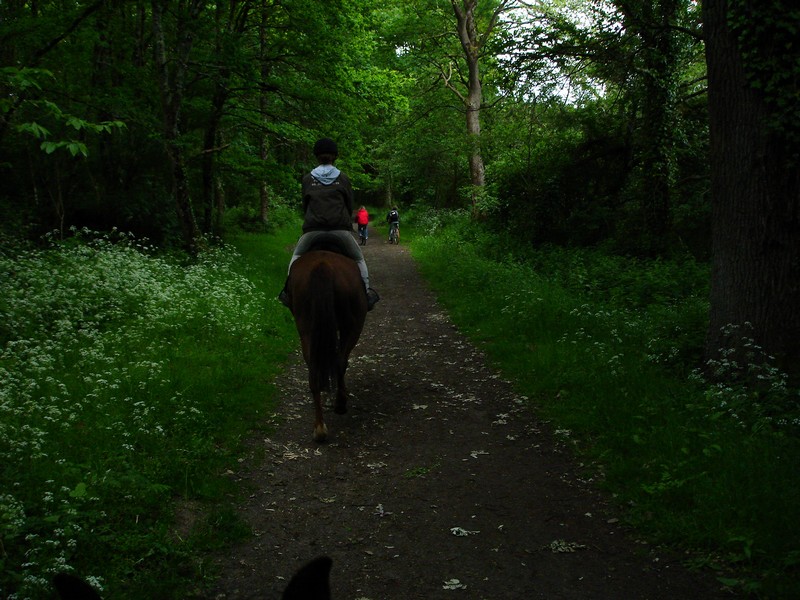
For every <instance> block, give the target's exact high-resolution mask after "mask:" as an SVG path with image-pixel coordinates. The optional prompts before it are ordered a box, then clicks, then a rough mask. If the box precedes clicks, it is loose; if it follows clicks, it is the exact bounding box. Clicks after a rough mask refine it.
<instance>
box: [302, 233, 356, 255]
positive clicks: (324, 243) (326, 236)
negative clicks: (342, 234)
mask: <svg viewBox="0 0 800 600" xmlns="http://www.w3.org/2000/svg"><path fill="white" fill-rule="evenodd" d="M315 250H327V251H328V252H336V254H341V255H343V256H348V257H349V255H348V254H347V249H346V248H345V245H344V243H343V242H342V240H341V239H340V238H339V237H337V236H335V235H333V234H332V233H328V232H325V233H322V234H321V235H319V236H317V239H315V240H314V243H313V244H312V245H311V247H310V248H309V249H308V250H307V251H306V252H314V251H315Z"/></svg>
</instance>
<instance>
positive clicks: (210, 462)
mask: <svg viewBox="0 0 800 600" xmlns="http://www.w3.org/2000/svg"><path fill="white" fill-rule="evenodd" d="M75 234H76V235H75V237H73V238H71V239H70V240H68V243H58V244H52V245H50V246H48V247H46V248H43V249H39V250H16V251H14V252H12V251H10V250H9V251H7V252H5V253H4V254H3V255H2V258H0V263H2V269H0V273H2V276H1V278H2V281H0V285H2V288H3V290H4V294H3V297H2V299H0V314H2V317H3V318H2V329H0V342H2V351H1V352H2V354H0V365H2V367H0V371H1V372H2V377H0V382H1V383H0V416H1V417H2V418H0V479H1V480H2V481H3V482H4V483H3V490H2V493H0V546H2V548H3V552H2V558H0V561H2V563H1V564H2V569H0V590H2V595H3V596H4V597H5V596H7V595H8V596H9V597H11V596H13V595H14V594H16V595H18V596H19V597H45V596H47V595H48V593H49V592H48V590H49V585H50V583H49V580H50V577H51V576H52V575H53V574H54V573H55V572H58V571H63V570H72V569H75V570H77V571H78V572H80V573H81V574H84V575H85V574H90V575H94V576H96V577H95V579H94V580H95V581H96V582H98V583H100V586H99V587H100V589H104V591H105V593H106V594H107V595H108V596H113V597H116V598H132V597H142V596H143V595H144V596H146V597H183V596H184V593H183V591H182V590H184V589H185V586H186V585H187V581H185V580H182V577H184V576H186V577H189V578H191V579H194V575H193V568H194V567H193V566H192V561H190V556H192V553H194V552H196V551H197V550H198V549H199V548H202V547H203V546H204V545H207V544H208V543H210V540H212V539H213V538H214V537H215V536H214V534H213V532H214V531H217V532H219V530H220V529H225V530H230V531H228V534H232V533H233V531H234V530H235V528H234V527H232V525H233V524H232V522H231V520H230V518H229V517H225V515H226V514H228V512H229V511H228V512H226V508H225V502H228V500H227V498H229V494H231V493H233V491H234V490H232V488H231V487H230V482H229V479H228V478H226V477H225V476H224V472H225V470H226V469H228V468H229V467H230V465H231V464H233V463H234V461H235V457H236V454H237V451H238V444H239V443H240V442H241V439H243V437H244V435H245V433H246V432H247V431H248V430H249V429H250V428H251V427H252V424H253V423H254V422H258V420H259V419H261V418H263V417H264V416H265V415H266V414H268V411H269V410H270V397H271V393H272V391H271V388H270V386H269V383H268V382H269V380H270V377H271V375H272V374H273V373H274V372H275V370H276V369H277V368H278V365H280V363H281V362H282V361H283V359H284V358H285V356H286V352H287V348H289V347H291V345H292V344H293V343H294V340H295V335H294V330H293V323H292V322H291V319H290V318H289V317H288V316H287V315H286V312H285V311H284V310H282V307H280V305H279V304H278V303H277V301H276V300H274V299H273V295H274V291H275V290H277V289H280V285H282V283H283V279H284V278H285V270H286V264H287V261H288V253H287V250H286V248H287V246H288V240H289V239H290V238H293V236H294V231H293V230H287V231H286V232H282V233H281V234H280V235H276V236H270V237H268V238H266V237H265V236H261V238H258V239H254V238H248V237H242V238H241V240H240V241H241V244H240V247H241V248H242V249H243V251H244V252H256V250H254V249H253V248H254V247H255V248H257V254H258V261H257V262H255V263H254V264H252V265H247V264H245V262H244V261H243V258H242V255H240V254H238V253H237V252H235V251H234V250H233V249H232V248H230V247H225V248H219V247H213V246H210V247H209V248H208V249H207V251H206V252H205V253H203V254H201V255H200V256H199V257H198V258H197V260H194V261H189V262H178V261H176V260H174V259H170V258H168V257H165V256H160V255H158V254H156V253H155V250H154V249H153V248H152V247H150V246H149V245H147V244H146V243H142V242H140V241H137V240H136V239H133V238H131V237H129V236H125V235H120V234H117V235H114V236H96V235H94V234H92V233H91V232H85V231H84V232H75ZM255 244H257V246H255ZM268 298H269V299H268ZM176 501H177V503H178V507H180V506H182V505H184V504H185V505H186V506H194V507H195V508H194V512H195V513H196V514H194V515H193V516H192V519H189V520H188V525H186V527H185V531H183V532H182V534H181V536H175V535H174V534H173V533H172V531H173V530H174V518H175V514H174V513H175V511H176ZM215 507H216V508H215ZM182 511H183V512H185V510H183V509H182ZM204 514H207V515H208V517H207V518H206V517H204ZM214 515H217V516H214ZM192 522H196V523H197V531H198V533H197V536H195V535H194V533H193V529H194V528H193V526H192ZM239 529H241V528H239ZM216 537H217V539H220V535H216ZM223 537H224V536H223ZM181 573H183V574H184V575H180V574H181Z"/></svg>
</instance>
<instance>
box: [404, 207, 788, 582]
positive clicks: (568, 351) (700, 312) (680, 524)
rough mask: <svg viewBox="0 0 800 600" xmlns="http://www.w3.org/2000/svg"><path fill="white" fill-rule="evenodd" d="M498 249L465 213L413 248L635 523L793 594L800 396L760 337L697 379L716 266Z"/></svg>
mask: <svg viewBox="0 0 800 600" xmlns="http://www.w3.org/2000/svg"><path fill="white" fill-rule="evenodd" d="M437 222H438V223H445V222H448V219H446V218H440V219H437ZM502 248H503V243H502V240H501V239H499V238H498V236H496V235H494V234H493V233H492V231H491V230H487V229H484V228H483V227H480V226H478V225H477V224H475V223H474V222H470V221H469V220H468V218H467V217H466V216H462V217H451V218H450V219H449V223H448V225H446V226H445V227H437V228H436V230H435V232H433V234H432V235H431V236H428V237H416V238H415V239H414V242H413V244H412V252H413V254H414V256H415V258H417V259H418V261H420V263H421V269H422V272H423V274H425V275H426V276H427V277H428V279H429V281H430V283H431V285H432V286H433V287H434V289H435V290H436V292H437V294H438V296H439V299H440V301H441V302H442V303H443V304H444V305H445V306H446V307H447V308H448V311H449V312H450V314H451V316H452V317H453V319H454V320H455V322H456V323H457V324H458V325H459V327H461V328H462V329H463V330H464V331H465V332H467V333H468V334H469V335H470V336H471V337H472V338H473V339H474V340H476V342H478V343H479V344H480V345H481V347H482V348H483V349H484V350H485V351H486V352H487V354H488V355H489V356H490V357H491V359H492V360H493V361H494V363H495V365H496V366H497V367H498V368H499V369H501V370H502V371H503V374H504V376H505V377H507V378H509V379H511V380H513V381H515V382H517V384H518V386H519V389H520V391H521V392H522V393H524V394H526V395H527V396H528V397H530V398H531V401H532V403H533V404H534V405H535V407H536V409H537V410H539V411H541V412H542V414H543V415H544V416H546V417H547V418H548V419H551V420H552V422H553V426H554V428H555V429H556V430H557V433H558V434H559V435H560V436H561V437H562V438H564V439H570V440H573V441H574V442H575V448H576V450H577V451H578V452H579V453H580V455H581V456H583V457H584V462H585V463H586V465H587V467H586V469H587V473H586V477H587V478H592V479H593V480H595V481H597V482H599V483H600V484H601V485H602V486H603V487H604V488H606V489H607V490H608V491H609V492H611V493H613V494H614V495H615V497H616V498H617V500H618V502H619V504H620V507H622V508H624V514H625V515H626V520H627V521H628V522H629V523H630V524H631V525H634V526H635V527H636V528H637V530H638V531H640V532H641V533H642V534H643V535H646V536H648V537H649V538H650V539H651V540H653V541H655V542H658V543H663V544H667V545H670V546H673V547H676V548H679V549H682V550H685V551H686V552H687V554H686V555H687V557H693V561H694V564H696V565H706V566H711V567H713V568H714V569H715V570H717V572H718V573H719V574H720V575H721V576H723V577H724V578H725V579H726V581H727V582H728V583H729V584H730V585H733V586H735V587H737V588H738V589H741V590H751V591H755V592H757V593H758V594H761V595H763V596H764V597H793V596H794V595H796V594H797V592H798V589H799V588H798V585H797V579H796V577H795V576H794V574H795V573H796V565H797V556H798V551H800V540H799V539H798V537H797V534H796V529H795V527H794V522H795V521H796V519H797V506H798V505H800V504H798V503H800V485H798V481H797V478H796V477H795V476H794V470H795V465H796V463H797V461H798V460H800V438H798V436H797V433H798V429H797V427H798V424H800V420H798V416H800V415H799V414H798V407H799V406H800V404H798V403H799V402H800V393H798V390H797V389H792V388H791V387H789V386H788V384H787V382H786V379H785V376H784V375H782V374H780V373H779V372H777V371H776V370H775V369H774V368H772V367H770V366H769V365H768V364H765V363H764V362H763V356H762V354H761V353H759V351H758V349H757V348H755V347H753V348H752V349H751V350H752V352H751V355H750V357H749V359H748V360H749V361H750V362H746V361H745V358H746V357H742V360H741V361H740V362H738V363H734V362H733V360H732V359H731V360H729V361H727V362H725V363H724V364H723V363H719V364H713V365H710V367H712V368H716V369H722V371H723V372H722V377H723V378H722V380H721V381H722V382H724V383H713V382H711V381H706V380H705V378H704V377H703V376H701V375H700V371H699V370H698V367H701V366H704V365H702V359H701V349H702V347H703V344H704V338H705V331H706V323H707V318H708V317H707V314H708V307H707V300H706V297H707V294H706V290H707V281H708V273H707V267H705V266H704V265H699V264H697V263H695V262H694V261H693V260H691V259H689V258H683V259H681V260H673V261H667V260H663V259H662V260H657V261H644V260H632V259H626V258H621V257H618V256H612V255H608V254H605V253H603V252H600V251H597V250H578V249H571V250H567V249H560V248H542V249H538V250H535V251H529V252H527V253H526V254H524V256H523V255H522V254H516V255H515V254H513V253H512V254H509V253H507V252H505V251H503V250H502ZM754 382H755V385H754Z"/></svg>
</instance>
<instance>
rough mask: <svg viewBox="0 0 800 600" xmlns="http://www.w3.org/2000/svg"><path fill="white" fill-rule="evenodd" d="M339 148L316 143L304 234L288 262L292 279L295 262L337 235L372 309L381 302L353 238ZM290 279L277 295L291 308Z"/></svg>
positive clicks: (307, 180) (306, 187) (306, 180)
mask: <svg viewBox="0 0 800 600" xmlns="http://www.w3.org/2000/svg"><path fill="white" fill-rule="evenodd" d="M338 155H339V149H338V147H337V146H336V142H334V141H333V140H332V139H330V138H322V139H320V140H317V143H315V144H314V156H316V157H317V162H318V163H319V165H318V166H317V167H316V168H314V169H313V170H312V171H311V172H310V173H306V175H304V176H303V213H304V215H305V217H304V220H303V235H301V236H300V239H299V240H298V241H297V246H295V249H294V254H292V259H291V260H290V261H289V274H290V275H289V276H290V277H291V272H292V265H293V264H294V261H296V260H297V259H298V258H300V257H301V256H302V255H303V254H305V253H306V252H308V251H309V250H310V249H311V248H312V247H313V245H314V243H315V242H316V241H317V240H318V239H319V238H320V237H323V236H331V235H333V236H335V237H336V239H337V241H339V242H340V245H341V247H342V250H343V253H344V254H345V256H348V257H350V258H352V259H353V260H354V261H356V265H357V266H358V270H359V272H360V273H361V279H362V280H363V281H364V291H365V293H366V295H367V307H368V310H372V308H373V307H374V306H375V303H376V302H378V300H380V297H379V296H378V293H377V292H376V291H375V290H373V289H372V288H371V287H369V271H368V270H367V261H365V260H364V254H363V253H362V252H361V247H360V246H359V245H358V242H356V240H355V238H353V234H352V232H353V225H352V220H351V219H352V215H353V188H352V186H351V185H350V179H349V178H348V177H347V175H345V174H344V173H342V172H341V171H340V170H339V169H337V168H336V167H335V166H334V162H336V158H337V157H338ZM288 283H289V277H287V278H286V284H284V286H283V290H281V293H280V294H279V295H278V300H280V301H281V303H282V304H283V305H284V306H287V307H291V302H290V299H289V292H288Z"/></svg>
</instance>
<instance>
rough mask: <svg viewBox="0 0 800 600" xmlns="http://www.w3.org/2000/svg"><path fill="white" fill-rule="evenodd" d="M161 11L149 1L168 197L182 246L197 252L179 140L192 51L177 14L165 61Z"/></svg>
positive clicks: (194, 12) (193, 11) (195, 9)
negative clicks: (171, 53)
mask: <svg viewBox="0 0 800 600" xmlns="http://www.w3.org/2000/svg"><path fill="white" fill-rule="evenodd" d="M163 8H164V7H163V6H162V5H161V3H160V2H159V1H158V0H153V2H152V9H153V38H154V49H155V64H156V67H157V69H158V75H159V84H160V88H161V107H162V111H163V117H164V147H165V149H166V152H167V156H168V157H169V160H170V164H171V165H172V195H173V198H174V200H175V212H176V214H177V217H178V223H179V224H180V227H181V232H182V234H183V243H184V246H185V247H186V249H187V250H188V251H190V252H194V251H196V249H197V242H198V240H199V237H200V235H199V231H198V229H197V223H196V221H195V218H194V212H193V210H192V201H191V195H190V190H189V179H188V177H187V175H186V165H185V163H184V156H183V150H182V149H181V145H180V139H179V138H180V128H179V123H180V111H181V104H182V101H183V87H184V77H185V75H186V65H187V60H188V58H189V52H190V51H191V48H192V36H191V35H190V34H189V33H188V32H187V31H186V23H185V22H183V21H182V18H183V17H182V15H180V14H179V16H178V17H177V18H178V20H179V22H178V24H177V29H178V48H177V56H175V57H174V58H172V59H170V60H168V59H167V51H166V42H165V39H164V26H163V22H162V15H163ZM201 8H202V3H200V2H193V3H192V5H191V8H190V10H189V19H191V20H194V19H196V18H197V16H198V15H199V13H200V10H201ZM171 63H172V64H174V67H173V69H170V64H171Z"/></svg>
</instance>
